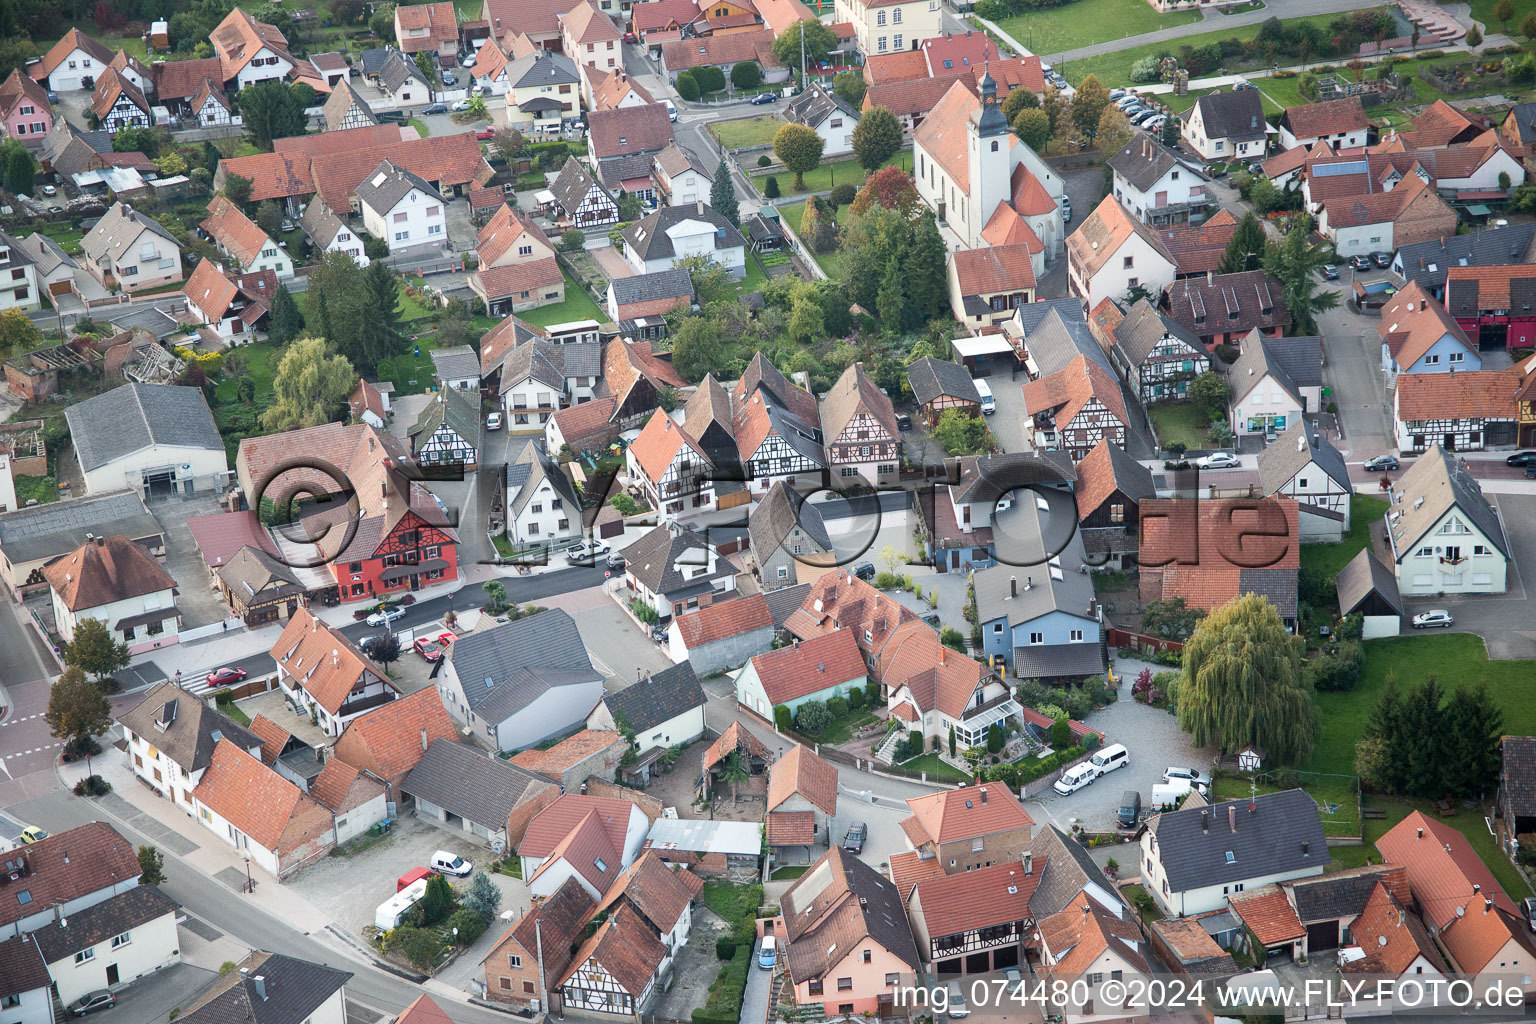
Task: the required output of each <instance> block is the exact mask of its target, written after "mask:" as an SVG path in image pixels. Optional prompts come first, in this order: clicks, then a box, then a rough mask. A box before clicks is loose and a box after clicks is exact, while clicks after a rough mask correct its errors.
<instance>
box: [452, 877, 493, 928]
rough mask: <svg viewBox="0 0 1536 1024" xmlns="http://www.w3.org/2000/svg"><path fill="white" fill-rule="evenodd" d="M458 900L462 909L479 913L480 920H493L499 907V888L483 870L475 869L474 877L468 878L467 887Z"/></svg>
mask: <svg viewBox="0 0 1536 1024" xmlns="http://www.w3.org/2000/svg"><path fill="white" fill-rule="evenodd" d="M459 902H460V903H461V904H463V906H464V909H466V910H472V911H474V912H475V913H476V914H479V915H480V919H481V920H483V921H486V922H490V921H494V920H496V911H498V910H500V909H501V890H500V889H498V888H497V887H496V883H495V882H493V881H491V879H490V876H489V875H487V874H486V873H485V872H484V871H476V872H475V877H474V878H471V879H470V880H469V888H468V889H466V890H465V891H464V895H463V896H461V897H459Z"/></svg>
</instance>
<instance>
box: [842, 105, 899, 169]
mask: <svg viewBox="0 0 1536 1024" xmlns="http://www.w3.org/2000/svg"><path fill="white" fill-rule="evenodd" d="M899 149H901V122H899V121H897V120H896V115H895V114H893V113H891V109H890V108H889V107H883V106H876V107H871V108H870V109H869V110H866V111H865V112H864V116H863V117H861V118H859V123H858V126H857V127H856V128H854V129H853V152H854V155H855V156H857V157H858V160H859V166H860V167H862V168H864V170H865V171H866V172H872V171H874V170H876V169H877V168H880V167H883V166H885V162H886V161H887V160H889V159H890V158H891V157H893V156H895V155H896V152H897V151H898V150H899Z"/></svg>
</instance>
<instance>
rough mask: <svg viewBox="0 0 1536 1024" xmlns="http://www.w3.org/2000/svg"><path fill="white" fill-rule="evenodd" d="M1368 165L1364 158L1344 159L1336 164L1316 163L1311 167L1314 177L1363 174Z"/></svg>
mask: <svg viewBox="0 0 1536 1024" xmlns="http://www.w3.org/2000/svg"><path fill="white" fill-rule="evenodd" d="M1369 170H1370V165H1369V164H1367V163H1366V162H1365V161H1364V160H1346V161H1344V162H1342V163H1336V164H1317V165H1316V166H1314V167H1313V168H1312V177H1314V178H1335V177H1338V176H1339V175H1343V174H1365V173H1367V172H1369Z"/></svg>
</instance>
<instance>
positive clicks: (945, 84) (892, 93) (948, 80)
mask: <svg viewBox="0 0 1536 1024" xmlns="http://www.w3.org/2000/svg"><path fill="white" fill-rule="evenodd" d="M957 84H958V85H959V86H960V90H959V91H960V92H962V93H964V94H965V95H967V96H969V97H970V100H969V103H968V104H966V101H964V100H961V99H958V98H957V99H956V100H955V101H954V102H955V103H956V104H957V105H965V106H966V112H967V113H969V107H974V106H975V105H976V102H977V100H976V96H975V89H976V81H975V79H973V78H972V77H971V76H970V75H967V74H949V75H938V76H936V77H933V78H914V79H911V80H909V81H897V82H882V83H880V84H879V85H872V86H870V87H869V90H868V91H867V92H866V93H864V103H863V106H862V108H861V109H863V110H864V111H865V112H868V111H870V110H873V109H874V108H875V107H886V108H887V109H889V110H890V112H891V113H893V114H895V115H896V116H897V117H922V118H924V120H923V124H921V125H918V128H917V130H918V131H921V130H922V128H923V126H924V125H927V124H928V123H929V122H930V121H932V120H933V116H932V115H933V113H935V112H938V111H939V104H940V103H941V102H942V101H943V100H944V99H945V97H947V96H949V94H950V89H951V87H952V86H954V85H957ZM938 124H952V121H950V120H949V119H948V118H944V119H941V120H940V121H938V122H935V125H938ZM913 134H914V137H915V136H916V132H914V133H913ZM960 137H961V139H962V140H963V139H964V137H965V133H964V132H963V131H962V132H961V133H960ZM930 152H931V151H930ZM946 167H947V165H946ZM961 180H964V179H961Z"/></svg>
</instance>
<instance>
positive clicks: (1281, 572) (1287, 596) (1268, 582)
mask: <svg viewBox="0 0 1536 1024" xmlns="http://www.w3.org/2000/svg"><path fill="white" fill-rule="evenodd" d="M1297 587H1298V584H1297V580H1296V570H1295V569H1243V570H1241V571H1240V572H1239V573H1238V574H1237V592H1238V593H1239V594H1258V595H1259V596H1261V597H1264V598H1266V599H1268V601H1269V603H1270V604H1272V605H1274V606H1275V610H1276V611H1277V612H1279V613H1280V617H1281V618H1282V619H1294V618H1295V617H1296V601H1297V596H1296V594H1297Z"/></svg>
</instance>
